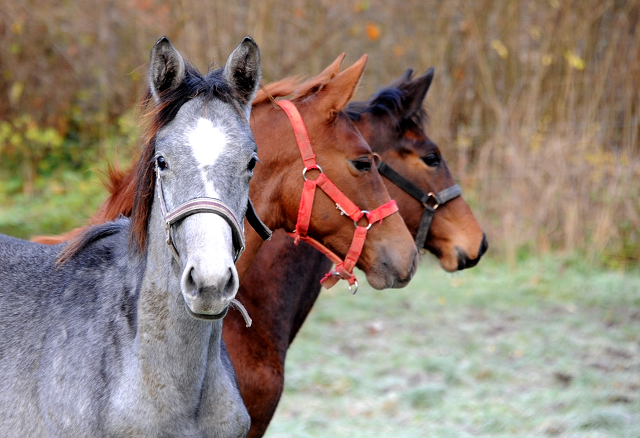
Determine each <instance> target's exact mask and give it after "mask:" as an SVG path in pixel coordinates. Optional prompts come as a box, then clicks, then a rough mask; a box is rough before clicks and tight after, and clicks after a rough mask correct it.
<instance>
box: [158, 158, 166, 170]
mask: <svg viewBox="0 0 640 438" xmlns="http://www.w3.org/2000/svg"><path fill="white" fill-rule="evenodd" d="M156 163H157V164H158V169H160V170H165V169H166V168H167V167H169V165H168V164H167V161H166V160H165V159H164V157H158V158H156Z"/></svg>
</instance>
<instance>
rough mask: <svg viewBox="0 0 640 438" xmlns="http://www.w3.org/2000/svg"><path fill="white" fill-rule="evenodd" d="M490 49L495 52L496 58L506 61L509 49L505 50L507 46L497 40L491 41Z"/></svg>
mask: <svg viewBox="0 0 640 438" xmlns="http://www.w3.org/2000/svg"><path fill="white" fill-rule="evenodd" d="M491 48H492V49H493V50H495V51H496V53H497V54H498V56H499V57H500V58H502V59H507V56H509V49H507V46H505V45H504V43H503V42H502V41H500V40H498V39H493V40H491Z"/></svg>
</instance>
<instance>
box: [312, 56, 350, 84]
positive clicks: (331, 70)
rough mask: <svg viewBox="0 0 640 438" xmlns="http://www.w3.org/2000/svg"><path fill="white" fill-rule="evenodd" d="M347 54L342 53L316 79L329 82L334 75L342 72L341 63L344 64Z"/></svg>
mask: <svg viewBox="0 0 640 438" xmlns="http://www.w3.org/2000/svg"><path fill="white" fill-rule="evenodd" d="M344 57H345V54H344V53H341V54H340V55H339V56H338V57H337V58H336V60H335V61H333V62H332V63H331V64H330V65H329V66H328V67H327V68H325V69H324V70H323V71H322V73H320V74H319V75H318V76H317V77H316V79H315V80H316V81H319V82H320V83H326V82H329V81H330V80H331V79H333V78H334V77H336V75H337V74H338V73H340V65H341V64H342V61H343V60H344Z"/></svg>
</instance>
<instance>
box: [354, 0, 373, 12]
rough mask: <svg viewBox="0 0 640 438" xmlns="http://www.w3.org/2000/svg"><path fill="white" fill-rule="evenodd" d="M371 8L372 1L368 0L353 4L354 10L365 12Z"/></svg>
mask: <svg viewBox="0 0 640 438" xmlns="http://www.w3.org/2000/svg"><path fill="white" fill-rule="evenodd" d="M370 8H371V2H370V1H368V0H363V1H360V2H357V3H356V4H355V5H353V12H365V11H368V10H369V9H370Z"/></svg>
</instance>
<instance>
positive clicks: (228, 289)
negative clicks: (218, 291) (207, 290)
mask: <svg viewBox="0 0 640 438" xmlns="http://www.w3.org/2000/svg"><path fill="white" fill-rule="evenodd" d="M237 290H238V283H237V277H236V276H235V275H234V272H233V269H232V268H229V280H227V283H226V284H225V286H224V289H223V294H224V296H225V297H233V296H234V295H235V294H236V292H237Z"/></svg>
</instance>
